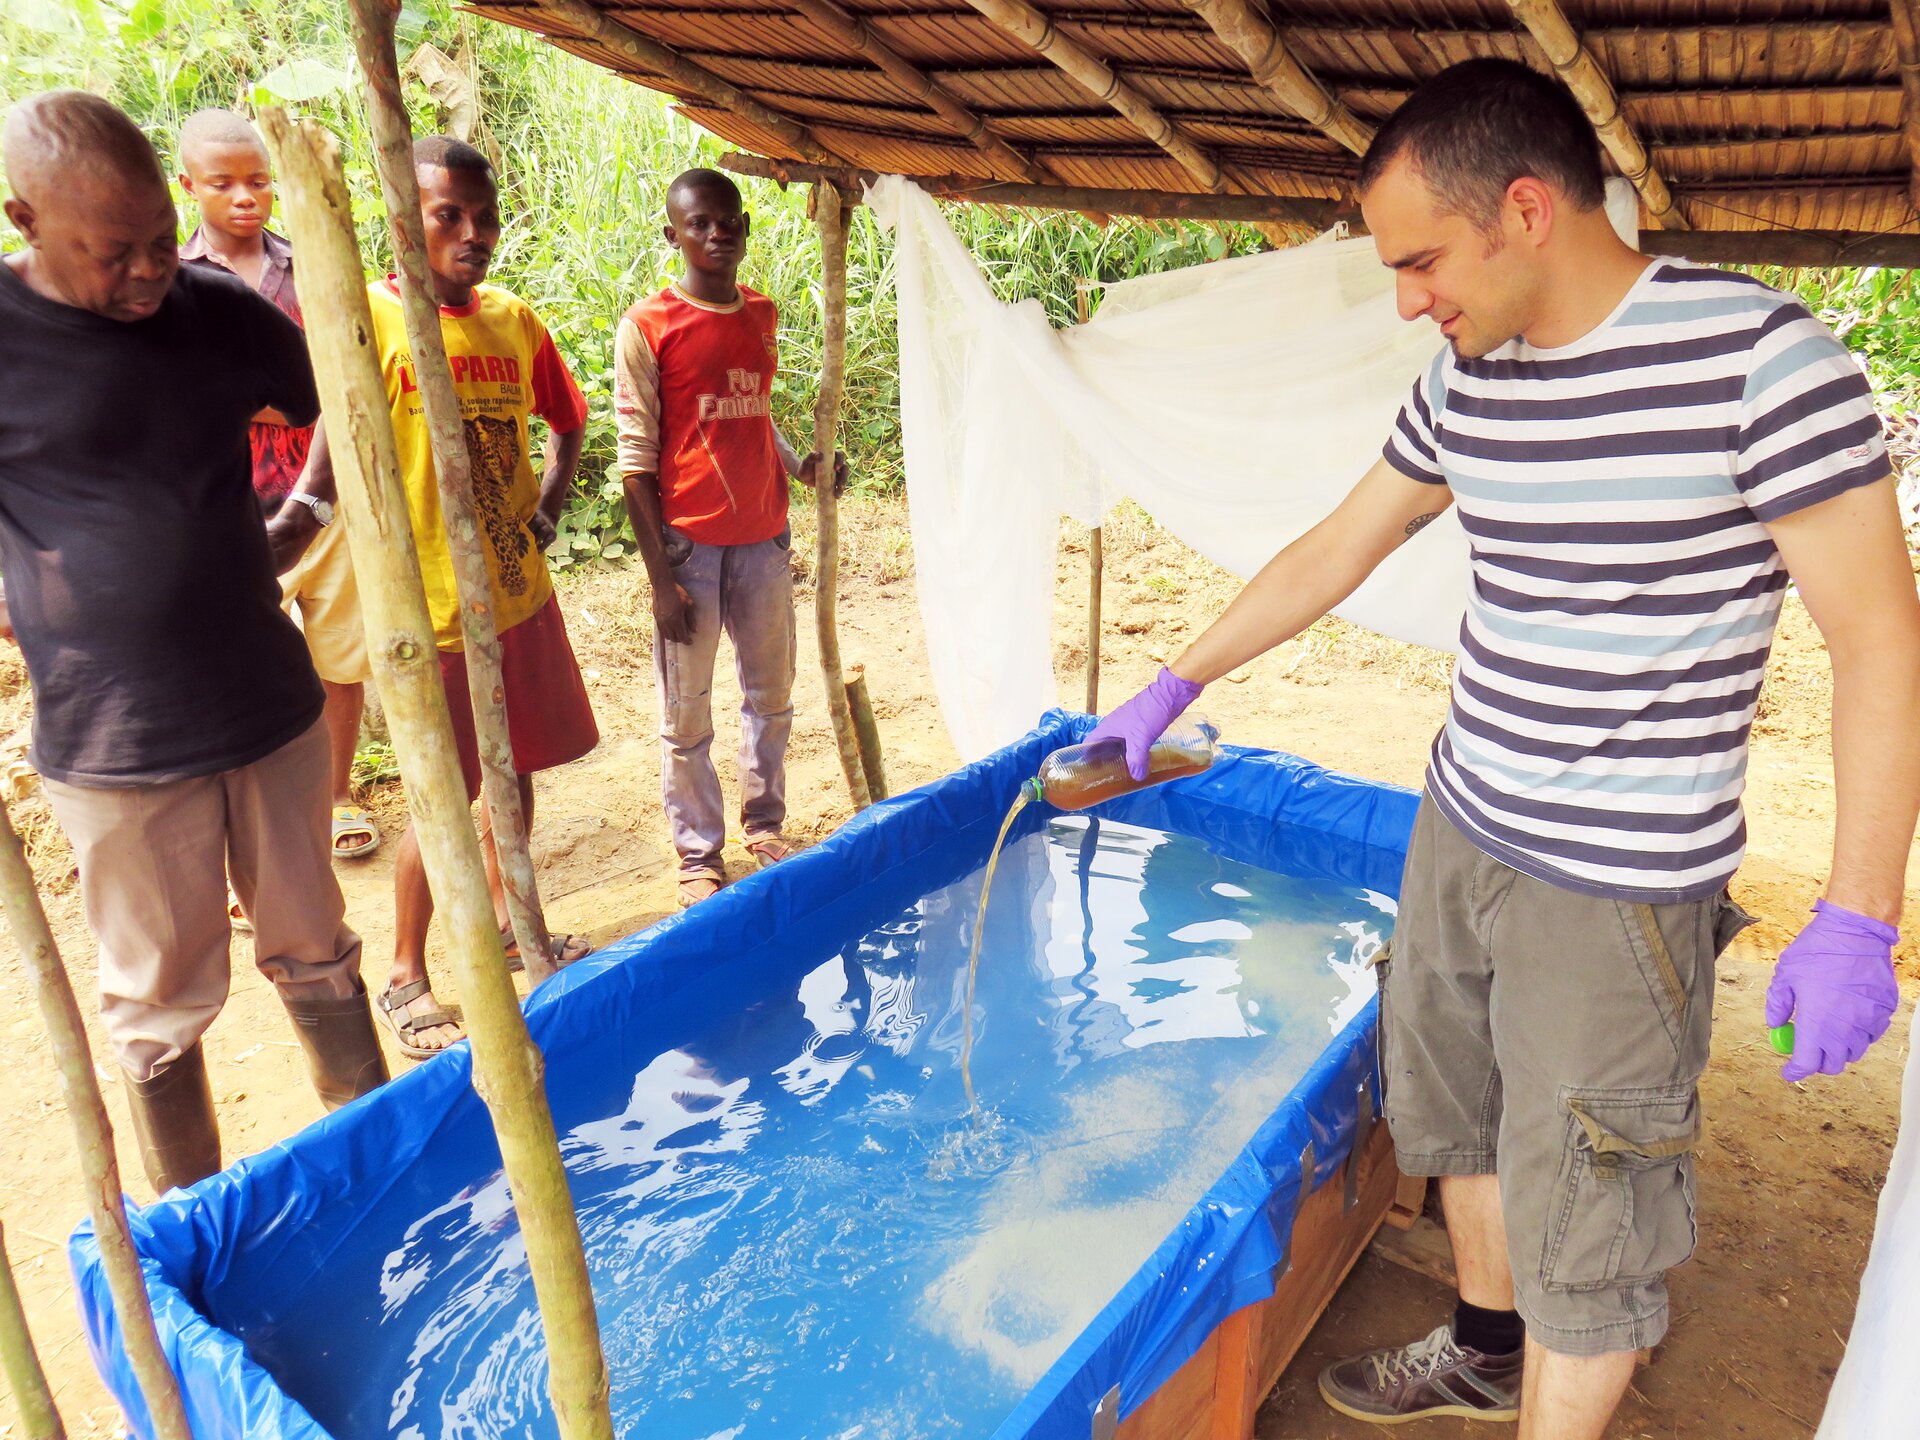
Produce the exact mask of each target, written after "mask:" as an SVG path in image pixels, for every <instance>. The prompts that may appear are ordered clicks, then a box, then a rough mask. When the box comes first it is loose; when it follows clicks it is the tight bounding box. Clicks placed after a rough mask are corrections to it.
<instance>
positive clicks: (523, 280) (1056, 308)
mask: <svg viewBox="0 0 1920 1440" xmlns="http://www.w3.org/2000/svg"><path fill="white" fill-rule="evenodd" d="M345 23H346V22H345V6H344V5H342V4H340V3H339V0H5V3H4V4H0V103H5V102H10V101H12V100H14V99H17V98H18V97H19V96H20V95H23V94H26V93H28V92H30V91H33V90H38V89H44V88H48V87H51V86H55V85H82V86H86V87H88V88H90V89H94V90H98V91H100V92H101V93H103V94H105V95H108V96H109V97H111V98H112V99H113V100H115V101H116V102H117V103H119V104H120V105H121V106H123V107H124V108H125V109H126V110H127V111H128V112H129V113H130V114H132V115H133V116H134V117H135V118H136V119H137V120H139V121H140V122H141V124H143V125H145V126H146V127H147V128H148V130H149V132H150V133H151V134H152V135H153V137H154V139H155V140H156V142H158V143H159V145H160V147H161V151H162V153H163V154H167V155H169V156H170V155H171V151H172V140H173V136H174V135H175V134H176V133H177V131H178V127H179V122H180V120H181V119H182V118H184V117H185V116H186V115H188V114H190V113H191V112H192V111H194V110H195V109H198V108H199V107H201V106H203V105H231V106H238V107H240V108H246V107H248V106H251V105H253V104H255V103H258V102H260V101H263V100H269V99H271V100H277V101H280V102H282V103H289V104H292V105H295V106H296V107H298V108H300V109H303V110H305V111H306V112H307V113H309V114H312V115H314V116H316V117H317V118H319V119H321V120H322V121H324V122H325V123H327V124H328V125H330V126H331V127H332V128H334V129H335V130H336V131H337V132H338V133H339V134H340V135H341V136H342V137H343V139H344V140H345V142H346V152H347V158H348V178H349V182H350V184H351V185H352V188H353V193H354V199H355V208H356V213H357V214H358V215H359V216H360V219H361V222H362V234H361V240H362V245H363V248H364V250H365V252H366V253H367V254H368V255H369V256H370V257H371V258H372V260H373V261H374V263H378V262H379V261H380V259H381V258H382V257H383V253H384V248H385V228H384V225H383V224H381V223H379V200H378V193H379V192H378V187H377V185H376V184H375V181H374V177H373V174H372V171H371V169H370V164H369V156H368V150H367V144H366V134H365V129H364V123H363V121H362V119H361V116H360V110H359V104H358V99H357V91H356V78H355V76H354V74H353V71H352V61H351V53H352V47H351V45H350V43H349V41H348V38H347V34H346V30H345ZM399 28H400V41H401V49H402V52H403V55H406V54H411V53H413V52H414V51H416V50H418V49H419V48H420V47H423V46H427V47H432V51H433V52H437V53H438V54H439V55H443V56H445V57H448V58H449V59H450V60H451V61H452V64H451V65H450V66H448V67H446V68H447V70H450V71H451V72H453V73H454V74H455V76H456V77H458V78H457V79H456V80H455V81H453V82H448V81H447V80H446V79H445V77H444V75H442V77H441V78H440V81H439V83H438V85H437V86H436V85H435V84H433V83H430V82H431V81H432V79H433V76H432V73H431V72H430V73H429V74H427V75H425V76H423V77H421V78H418V79H416V80H415V81H414V82H413V89H412V93H411V99H412V102H413V104H414V108H415V121H416V127H417V128H418V129H420V130H421V131H423V132H424V131H431V130H436V129H440V128H442V127H443V126H445V125H447V124H448V123H449V121H450V120H452V119H454V118H456V110H457V107H458V105H459V104H460V103H462V101H463V100H464V101H466V102H469V103H471V104H472V105H473V107H474V108H475V109H476V110H477V126H476V129H475V133H474V136H473V138H474V139H475V140H476V142H477V143H479V144H481V145H482V146H483V147H485V148H487V149H488V150H489V151H490V152H491V153H493V154H494V155H495V156H496V158H497V159H498V160H499V162H500V167H501V174H502V178H503V181H504V185H505V204H506V210H507V221H508V224H507V233H506V237H505V240H504V241H503V244H502V247H501V250H500V254H499V257H498V259H497V261H496V264H495V272H494V273H495V278H496V279H497V280H498V281H499V282H500V283H501V284H504V285H507V286H509V287H511V288H512V289H515V290H517V291H519V292H520V293H521V294H523V295H525V296H526V297H527V298H528V299H529V300H531V301H532V302H533V303H534V304H535V305H536V306H537V307H538V308H539V310H540V312H541V314H542V315H544V316H545V317H546V319H547V322H548V324H549V325H550V326H551V327H552V328H553V331H554V334H555V338H556V339H557V340H558V342H559V344H560V347H561V350H562V351H563V352H564V353H565V354H566V356H567V358H568V360H569V361H570V362H571V364H572V366H573V369H574V373H575V374H576V376H578V378H579V380H580V383H581V385H582V387H583V388H584V389H585V390H586V391H587V396H588V400H589V402H590V417H591V418H590V419H589V421H588V434H587V449H586V457H585V463H584V465H583V467H582V475H583V477H584V479H583V482H582V485H581V494H580V496H579V497H578V498H577V500H576V501H575V503H574V505H573V507H572V509H571V511H570V512H569V514H568V516H567V520H566V524H565V526H564V527H563V530H562V533H561V538H560V540H559V542H558V543H557V545H556V546H555V552H554V553H555V558H556V559H557V560H558V561H559V562H560V563H562V564H565V563H569V562H570V561H574V560H580V559H586V558H591V557H593V556H596V555H606V556H610V557H611V556H618V555H619V554H621V553H622V552H623V551H624V549H625V547H626V544H627V540H626V537H625V534H624V526H623V524H622V522H621V519H620V499H619V484H618V482H617V479H616V478H615V477H614V475H613V472H612V461H613V408H612V388H613V369H612V364H613V362H612V345H613V333H614V326H615V324H616V323H617V321H618V317H619V315H620V314H621V312H622V311H624V310H625V309H626V307H627V306H628V305H630V304H632V303H633V302H634V301H635V300H637V299H639V298H641V297H642V296H644V295H646V294H648V293H650V292H651V291H653V290H656V289H658V288H659V287H660V286H662V285H664V284H665V283H666V282H667V280H668V278H669V277H670V276H671V274H672V266H671V264H670V259H671V257H670V255H669V252H668V250H667V247H666V244H665V242H664V241H663V240H662V239H661V237H660V223H661V200H662V192H663V190H664V188H665V185H666V182H667V181H668V180H669V179H671V178H672V176H673V175H675V174H676V173H678V172H679V171H680V170H682V169H685V168H686V167H688V166H690V165H698V164H711V163H713V162H714V160H716V159H717V158H718V156H719V155H720V154H721V153H722V152H723V151H724V149H725V148H726V147H725V146H724V145H723V144H722V143H721V142H720V141H718V140H715V139H714V138H713V137H711V136H709V135H707V134H705V133H704V132H703V131H701V130H700V129H698V128H697V127H696V126H694V125H692V124H691V123H690V122H688V121H686V120H684V119H682V118H681V117H680V116H679V115H678V114H676V113H675V112H674V110H673V109H672V107H671V106H670V105H668V104H667V103H666V102H665V101H664V100H663V99H662V97H660V96H658V95H656V94H655V93H653V92H652V91H648V90H645V89H642V88H641V87H639V86H636V85H632V84H629V83H627V82H625V81H622V80H619V79H617V78H615V77H613V76H611V75H609V74H607V73H606V72H604V71H601V70H599V69H597V68H595V67H593V66H590V65H588V64H586V63H585V62H584V61H580V60H577V59H575V58H573V57H572V56H569V55H565V54H562V53H560V52H558V51H556V50H554V49H553V48H552V47H550V46H548V45H546V44H545V43H543V42H541V41H539V40H536V39H535V38H534V37H532V36H530V35H526V34H523V33H521V32H519V31H516V30H512V29H509V28H507V27H505V26H501V25H496V24H492V23H490V22H488V21H484V20H479V19H475V18H474V17H472V16H470V15H466V14H462V13H459V12H457V11H456V10H455V9H454V8H453V4H452V0H404V3H403V8H402V15H401V21H400V27H399ZM429 58H431V57H429ZM450 85H451V88H450ZM462 86H464V87H465V89H466V93H465V95H464V96H461V95H458V94H455V93H453V92H454V91H457V90H459V89H460V88H461V87H462ZM742 188H743V189H744V190H745V191H746V192H747V197H748V204H749V206H750V207H751V209H752V212H753V216H754V227H755V228H754V237H753V242H752V246H751V249H750V251H749V255H748V259H747V264H746V268H745V276H744V278H745V279H746V281H747V283H748V284H750V285H752V286H754V287H755V288H756V289H758V290H761V291H764V292H765V293H766V294H768V295H770V296H772V297H773V299H774V300H775V301H776V302H777V303H778V305H779V306H780V311H781V315H782V330H781V350H782V360H783V367H782V373H781V375H780V376H779V377H778V379H776V381H775V393H774V405H775V415H776V418H777V420H778V421H779V423H780V424H781V426H782V428H783V429H784V430H785V431H786V432H787V433H788V434H789V435H792V436H795V437H800V438H804V437H805V436H807V435H808V433H809V430H810V422H809V419H808V417H809V415H810V414H811V411H812V406H813V391H814V383H813V382H814V376H815V375H816V374H817V373H818V369H819V366H818V359H819V346H820V314H819V297H818V284H817V277H818V275H819V244H818V239H817V237H816V235H815V232H814V227H813V226H812V225H811V224H810V223H809V222H808V220H807V218H806V209H805V207H806V196H805V192H804V190H803V189H801V188H798V187H796V188H795V189H793V190H790V191H783V190H781V189H780V188H779V187H777V186H775V185H773V184H771V183H768V182H765V181H743V182H742ZM951 213H952V215H953V218H954V223H955V225H956V228H958V229H959V231H960V234H961V238H962V239H963V240H965V241H966V243H967V245H968V247H969V248H970V249H971V250H972V252H973V254H974V255H975V256H977V257H978V258H979V260H980V263H981V265H982V267H983V268H984V269H985V270H986V272H987V274H988V276H989V277H990V278H991V279H992V281H993V283H994V284H995V286H996V287H997V288H998V289H999V291H1000V293H1001V294H1002V295H1003V296H1005V297H1007V298H1009V299H1014V298H1026V297H1037V298H1039V299H1040V300H1041V301H1042V302H1043V303H1044V304H1045V306H1046V308H1047V312H1048V314H1049V316H1050V317H1051V318H1052V319H1053V320H1054V322H1055V323H1056V324H1066V323H1068V322H1069V321H1071V320H1072V318H1073V314H1074V285H1075V282H1076V281H1078V280H1079V279H1081V278H1084V277H1092V278H1096V279H1102V280H1115V279H1122V278H1126V277H1129V276H1133V275H1139V274H1144V273H1147V272H1149V271H1154V270H1163V269H1171V268H1174V267H1177V266H1182V265H1191V264H1196V263H1199V262H1201V261H1204V260H1208V259H1216V258H1219V257H1220V256H1222V255H1225V254H1229V253H1243V252H1245V251H1249V250H1252V249H1254V248H1257V247H1258V245H1259V243H1260V242H1259V240H1258V238H1257V237H1256V236H1255V235H1254V234H1253V233H1252V232H1251V231H1250V230H1247V229H1244V228H1241V227H1221V226H1207V225H1199V224H1178V225H1176V224H1157V225H1156V224H1147V223H1138V222H1118V223H1115V224H1113V225H1110V226H1106V227H1100V226H1096V225H1094V224H1092V223H1091V222H1090V221H1088V220H1086V219H1084V218H1082V217H1080V216H1077V215H1047V216H1045V217H1040V216H1035V215H1030V214H1025V213H1020V212H1013V211H1004V210H993V209H985V208H981V207H970V206H969V207H956V208H954V209H953V211H952V212H951ZM182 214H183V217H185V218H186V219H187V220H188V221H189V223H190V220H191V211H190V208H189V207H184V206H183V209H182ZM14 239H15V237H12V236H11V235H8V236H6V237H4V239H3V240H0V243H11V242H12V241H13V240H14ZM891 254H892V247H891V245H890V244H889V243H888V241H887V239H886V237H885V236H884V235H882V234H880V233H879V232H878V230H877V227H876V226H875V225H874V223H873V220H872V217H871V216H870V215H869V214H868V213H867V212H866V211H865V210H861V211H859V212H857V214H856V216H855V220H854V224H853V227H852V231H851V233H850V235H849V237H848V286H847V289H848V306H847V311H848V339H847V343H848V371H847V395H846V404H845V409H844V411H843V421H842V433H843V435H844V436H845V440H844V443H845V444H846V446H847V449H848V452H849V457H850V459H851V461H852V464H853V469H854V473H855V476H856V485H857V486H858V487H859V488H860V489H863V490H868V491H886V490H892V489H894V488H896V487H897V486H898V485H899V484H900V480H901V454H900V430H899V405H898V401H899V377H898V367H897V364H896V359H895V350H894V311H893V298H892V287H891V284H890V277H889V275H888V270H887V267H888V265H889V263H890V257H891ZM1759 273H1761V275H1762V277H1763V278H1765V279H1767V280H1768V281H1769V282H1770V283H1773V284H1776V285H1783V286H1785V287H1787V288H1790V289H1795V290H1797V291H1798V292H1799V293H1800V295H1801V296H1802V297H1803V298H1804V299H1805V300H1806V302H1807V303H1808V305H1809V306H1810V307H1811V308H1812V309H1813V310H1814V311H1815V313H1817V314H1819V315H1820V316H1821V317H1822V318H1823V319H1825V320H1826V321H1827V322H1828V323H1829V324H1831V325H1832V326H1834V328H1835V329H1836V330H1837V331H1838V332H1839V333H1840V334H1841V335H1842V336H1843V337H1845V339H1846V340H1847V343H1848V344H1850V345H1852V346H1853V347H1854V349H1855V350H1856V351H1858V352H1859V353H1860V355H1861V356H1862V357H1863V359H1864V360H1865V361H1866V363H1867V365H1868V368H1869V371H1870V372H1871V374H1872V375H1873V377H1874V381H1875V385H1876V387H1877V388H1878V389H1879V391H1880V392H1881V397H1882V401H1883V406H1884V408H1885V409H1886V411H1887V413H1888V415H1889V418H1890V419H1891V420H1892V421H1893V427H1894V438H1895V441H1896V445H1897V447H1898V449H1899V450H1900V452H1901V454H1902V458H1905V457H1906V455H1907V454H1908V453H1909V452H1910V451H1911V449H1912V446H1911V443H1910V437H1911V436H1912V434H1913V431H1914V416H1915V415H1916V414H1920V341H1916V339H1915V337H1916V336H1920V289H1916V288H1915V287H1913V286H1911V285H1909V284H1908V273H1909V272H1905V271H1888V270H1851V271H1849V270H1836V271H1820V270H1802V271H1761V272H1759Z"/></svg>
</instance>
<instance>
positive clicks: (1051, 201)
mask: <svg viewBox="0 0 1920 1440" xmlns="http://www.w3.org/2000/svg"><path fill="white" fill-rule="evenodd" d="M720 168H721V169H723V170H731V171H732V172H733V173H734V174H736V175H757V176H760V177H761V178H762V179H766V180H777V181H779V182H780V183H781V184H783V185H785V184H788V183H790V182H797V183H802V184H809V185H820V184H831V185H838V186H839V187H840V188H841V189H842V190H845V191H847V192H849V196H850V197H852V196H857V195H858V194H859V193H860V187H861V186H862V185H865V184H870V183H871V182H873V181H875V180H878V179H879V178H880V176H881V174H882V173H883V172H881V171H878V170H858V169H854V168H853V167H851V166H845V165H841V166H834V165H807V164H802V163H800V162H799V161H795V160H770V159H768V158H767V157H766V156H764V155H749V154H747V153H745V152H744V151H739V150H732V151H728V152H727V153H726V154H724V155H722V156H721V157H720ZM907 178H908V179H909V180H911V181H913V183H914V184H916V185H918V186H919V187H920V188H921V189H923V190H925V191H927V193H928V194H931V195H938V196H940V197H942V198H943V199H950V200H973V201H977V202H979V203H981V204H985V205H1012V206H1025V207H1027V208H1029V209H1033V210H1078V211H1080V212H1081V213H1082V214H1088V213H1092V214H1098V215H1106V216H1113V215H1137V216H1139V217H1141V218H1142V219H1147V220H1229V221H1233V222H1235V223H1238V224H1246V225H1255V224H1260V223H1262V222H1265V221H1276V222H1280V223H1285V224H1299V225H1310V226H1312V227H1314V228H1315V229H1317V230H1324V229H1326V228H1327V226H1329V225H1331V224H1332V223H1333V222H1334V221H1335V220H1336V219H1339V218H1341V217H1340V216H1339V215H1337V214H1336V213H1335V212H1336V210H1337V209H1338V202H1337V201H1333V200H1321V199H1314V198H1310V197H1305V196H1298V195H1212V194H1209V195H1195V194H1181V193H1176V192H1172V191H1164V190H1107V189H1101V188H1099V187H1097V186H1091V185H1016V184H1011V183H1006V182H1002V181H998V180H982V179H981V178H980V177H979V176H978V175H909V176H908V177H907Z"/></svg>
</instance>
